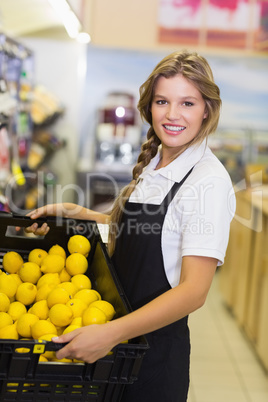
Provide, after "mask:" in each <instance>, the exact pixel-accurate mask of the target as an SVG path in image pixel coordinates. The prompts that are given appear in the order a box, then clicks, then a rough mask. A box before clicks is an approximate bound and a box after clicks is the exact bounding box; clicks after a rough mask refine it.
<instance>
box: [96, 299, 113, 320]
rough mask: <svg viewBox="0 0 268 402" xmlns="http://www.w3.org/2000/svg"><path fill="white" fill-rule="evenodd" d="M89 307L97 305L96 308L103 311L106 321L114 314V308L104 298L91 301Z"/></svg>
mask: <svg viewBox="0 0 268 402" xmlns="http://www.w3.org/2000/svg"><path fill="white" fill-rule="evenodd" d="M90 307H97V308H98V309H100V310H101V311H103V312H104V314H105V315H106V317H107V320H108V321H110V320H111V319H112V318H113V316H114V315H115V309H114V307H113V305H112V304H111V303H109V302H107V301H106V300H97V301H95V302H93V303H91V305H90Z"/></svg>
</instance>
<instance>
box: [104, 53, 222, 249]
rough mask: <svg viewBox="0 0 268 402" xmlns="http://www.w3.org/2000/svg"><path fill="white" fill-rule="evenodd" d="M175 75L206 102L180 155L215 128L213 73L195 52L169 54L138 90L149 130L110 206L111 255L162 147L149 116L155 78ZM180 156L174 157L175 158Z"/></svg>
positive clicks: (216, 93)
mask: <svg viewBox="0 0 268 402" xmlns="http://www.w3.org/2000/svg"><path fill="white" fill-rule="evenodd" d="M177 74H181V75H182V76H183V77H185V78H186V79H187V80H189V81H190V82H191V83H192V84H193V85H194V86H195V87H196V88H197V89H198V90H199V92H200V93H201V95H202V97H203V99H204V101H205V112H206V118H205V119H203V122H202V125H201V127H200V131H199V133H198V134H197V136H196V137H195V138H193V139H192V140H191V141H189V143H187V144H186V145H185V146H184V147H183V149H181V150H180V153H182V152H183V151H185V149H186V148H188V147H189V146H191V145H193V144H197V143H200V142H202V141H203V140H204V139H205V138H207V137H208V135H209V134H211V133H213V132H214V131H215V130H216V128H217V126H218V122H219V117H220V108H221V98H220V90H219V88H218V86H217V85H216V84H215V82H214V77H213V73H212V71H211V68H210V66H209V64H208V62H207V60H206V59H205V58H204V57H202V56H200V55H199V54H197V53H195V52H193V53H189V52H187V51H182V52H174V53H171V54H170V55H168V56H166V57H165V58H164V59H163V60H161V61H160V62H159V63H158V64H157V65H156V67H155V68H154V70H153V71H152V73H151V74H150V75H149V77H148V78H147V80H146V81H145V82H144V83H143V84H142V85H141V87H140V99H139V102H138V105H137V107H138V110H139V112H140V115H141V118H142V120H144V121H146V122H147V123H149V125H150V128H149V130H148V132H147V141H146V142H145V143H144V144H143V145H142V147H141V153H140V155H139V157H138V160H137V164H136V166H135V167H134V169H133V172H132V176H133V180H132V181H131V183H130V184H129V185H128V186H126V187H125V188H124V189H123V190H122V192H121V193H120V194H119V196H118V197H117V199H116V200H115V203H114V206H113V210H112V213H111V227H110V232H109V233H110V235H109V244H108V250H109V253H110V255H112V253H113V251H114V248H115V242H116V237H117V230H118V228H119V224H120V221H121V217H122V213H123V209H124V205H125V202H126V200H127V199H128V198H129V196H130V195H131V193H132V191H133V190H134V188H135V183H136V180H137V179H138V177H139V175H140V174H141V173H142V171H143V169H144V168H145V167H146V166H147V165H148V164H149V162H150V161H151V159H152V158H153V157H154V156H155V155H156V154H157V152H158V148H159V145H160V144H161V142H160V140H159V138H158V137H157V135H156V133H155V131H154V129H153V126H152V113H151V104H152V100H153V97H154V91H155V87H156V84H157V81H158V78H159V77H165V78H170V77H173V76H175V75H177ZM180 153H179V154H180ZM179 154H177V155H175V157H174V159H175V158H176V157H177V156H178V155H179Z"/></svg>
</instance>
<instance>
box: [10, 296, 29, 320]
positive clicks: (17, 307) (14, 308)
mask: <svg viewBox="0 0 268 402" xmlns="http://www.w3.org/2000/svg"><path fill="white" fill-rule="evenodd" d="M25 313H27V309H26V307H25V306H24V304H22V303H21V302H19V301H14V302H12V303H11V304H10V306H9V309H8V314H9V315H10V317H11V318H12V320H13V321H14V322H15V321H17V320H18V319H19V318H20V316H21V315H22V314H25Z"/></svg>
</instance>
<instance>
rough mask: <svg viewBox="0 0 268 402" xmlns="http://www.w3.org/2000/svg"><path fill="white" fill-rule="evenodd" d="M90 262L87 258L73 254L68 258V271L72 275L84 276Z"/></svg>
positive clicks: (66, 266)
mask: <svg viewBox="0 0 268 402" xmlns="http://www.w3.org/2000/svg"><path fill="white" fill-rule="evenodd" d="M87 267H88V262H87V259H86V257H85V256H84V255H83V254H80V253H73V254H71V255H69V257H67V258H66V265H65V268H66V271H67V272H68V273H69V274H70V275H71V276H73V275H78V274H84V273H85V272H86V270H87Z"/></svg>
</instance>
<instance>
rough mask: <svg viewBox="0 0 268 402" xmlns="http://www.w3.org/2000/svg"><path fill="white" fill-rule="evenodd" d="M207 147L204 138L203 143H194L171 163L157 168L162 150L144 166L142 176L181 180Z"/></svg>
mask: <svg viewBox="0 0 268 402" xmlns="http://www.w3.org/2000/svg"><path fill="white" fill-rule="evenodd" d="M206 148H207V141H206V140H204V141H203V142H202V143H201V144H194V145H192V146H191V147H189V148H187V149H186V150H185V151H184V152H183V153H182V154H181V155H179V157H178V158H176V159H175V160H174V161H172V162H171V163H169V164H168V165H167V166H165V167H163V168H161V169H157V170H155V168H156V166H157V164H158V162H159V160H160V151H159V152H158V153H157V155H156V156H155V157H154V158H153V159H152V160H151V161H150V163H149V164H148V165H147V166H146V167H145V168H144V170H143V172H142V173H141V174H140V178H141V179H143V178H144V177H146V176H147V175H151V176H156V175H158V174H160V175H161V176H163V177H165V178H168V179H170V180H172V181H174V182H180V181H181V180H182V179H183V177H184V176H185V175H186V173H187V172H188V171H189V170H190V169H191V168H192V167H193V166H194V165H195V164H196V163H197V162H198V161H199V160H200V159H201V158H202V156H203V155H204V153H205V151H206Z"/></svg>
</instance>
